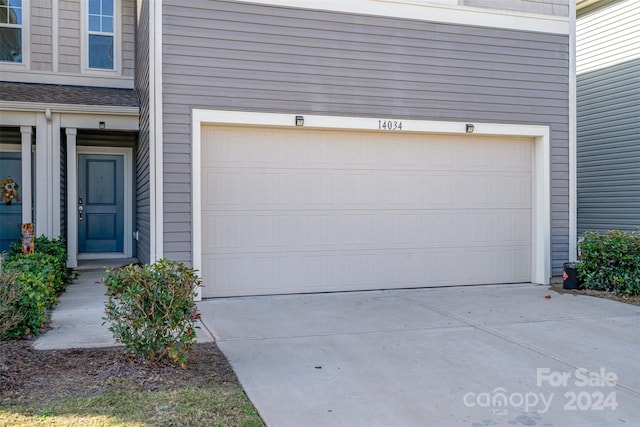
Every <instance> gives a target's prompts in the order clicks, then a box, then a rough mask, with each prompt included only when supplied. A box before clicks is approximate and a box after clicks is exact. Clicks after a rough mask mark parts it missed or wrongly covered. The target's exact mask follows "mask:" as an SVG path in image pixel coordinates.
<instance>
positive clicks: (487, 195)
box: [200, 127, 533, 297]
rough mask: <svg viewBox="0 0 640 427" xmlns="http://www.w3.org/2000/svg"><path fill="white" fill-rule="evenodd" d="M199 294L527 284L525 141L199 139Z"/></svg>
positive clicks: (320, 135) (319, 135) (289, 133)
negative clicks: (200, 152)
mask: <svg viewBox="0 0 640 427" xmlns="http://www.w3.org/2000/svg"><path fill="white" fill-rule="evenodd" d="M201 150H202V158H201V159H200V161H201V166H202V175H201V178H202V277H203V284H204V285H205V287H204V289H203V296H204V297H214V296H231V295H260V294H278V293H303V292H318V291H339V290H362V289H391V288H408V287H426V286H442V285H468V284H484V283H513V282H528V281H530V280H531V264H532V261H531V260H532V258H531V257H532V255H531V216H532V214H531V212H532V210H531V203H532V151H533V143H532V141H531V140H530V139H524V138H523V139H518V138H507V139H505V138H502V137H496V138H490V137H478V136H474V135H469V136H439V135H418V134H399V133H382V134H381V133H366V132H332V131H312V130H309V129H286V130H285V129H273V128H250V129H247V128H243V129H240V128H233V127H204V128H203V130H202V149H201Z"/></svg>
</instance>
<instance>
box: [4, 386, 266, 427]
mask: <svg viewBox="0 0 640 427" xmlns="http://www.w3.org/2000/svg"><path fill="white" fill-rule="evenodd" d="M263 425H264V424H263V423H262V420H261V419H260V417H259V415H258V414H257V413H256V411H255V409H254V408H253V406H252V405H251V403H250V402H249V400H248V399H247V397H246V395H245V394H244V392H243V391H242V388H241V387H239V386H237V385H221V386H208V387H202V388H197V389H196V388H182V389H172V390H169V389H160V390H155V391H135V390H126V389H125V390H121V391H108V392H106V393H104V394H101V395H96V396H85V397H59V398H54V399H52V400H50V401H48V402H46V403H41V402H38V401H35V400H34V401H31V400H27V401H24V400H12V399H4V400H2V401H0V426H55V427H58V426H59V427H62V426H65V427H66V426H69V427H70V426H89V427H103V426H126V427H143V426H198V427H200V426H225V427H226V426H246V427H254V426H263Z"/></svg>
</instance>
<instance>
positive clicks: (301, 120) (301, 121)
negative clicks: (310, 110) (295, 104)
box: [296, 116, 304, 126]
mask: <svg viewBox="0 0 640 427" xmlns="http://www.w3.org/2000/svg"><path fill="white" fill-rule="evenodd" d="M296 126H304V116H296Z"/></svg>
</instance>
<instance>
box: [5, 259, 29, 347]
mask: <svg viewBox="0 0 640 427" xmlns="http://www.w3.org/2000/svg"><path fill="white" fill-rule="evenodd" d="M23 293H24V290H23V288H22V286H21V284H20V283H18V281H17V280H16V275H15V274H14V273H8V272H5V271H0V339H5V338H8V337H9V335H10V334H11V333H12V332H13V331H14V330H16V328H17V327H18V325H20V324H21V323H22V322H23V321H24V318H25V316H24V313H22V312H21V311H20V310H19V309H18V304H19V303H20V300H22V295H23Z"/></svg>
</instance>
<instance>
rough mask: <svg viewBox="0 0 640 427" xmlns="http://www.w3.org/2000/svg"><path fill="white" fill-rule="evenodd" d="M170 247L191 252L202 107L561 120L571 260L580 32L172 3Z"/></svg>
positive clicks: (556, 129)
mask: <svg viewBox="0 0 640 427" xmlns="http://www.w3.org/2000/svg"><path fill="white" fill-rule="evenodd" d="M163 14H164V16H163V109H164V115H163V123H164V134H163V138H164V211H165V213H164V230H165V233H164V254H165V256H167V257H170V258H173V259H177V260H181V261H187V262H190V260H191V232H190V230H191V224H190V222H191V194H190V193H191V174H190V171H191V163H190V162H191V146H190V143H191V109H192V108H202V109H221V110H239V111H263V112H278V113H289V114H323V115H336V116H363V117H388V118H400V119H417V120H445V121H447V120H451V121H463V122H471V123H473V122H498V123H519V124H535V125H549V126H550V127H551V156H552V164H551V174H552V176H551V179H552V188H551V195H552V212H551V216H552V260H553V274H560V273H561V271H562V263H563V262H565V261H567V259H568V249H569V242H568V229H569V208H568V195H569V167H568V152H569V151H568V137H569V135H568V131H569V128H568V122H569V110H568V108H569V107H568V102H569V101H568V99H569V96H568V88H569V86H568V84H569V75H568V70H569V53H568V36H565V35H555V34H544V33H535V32H526V31H515V30H507V29H494V28H484V27H474V26H463V25H453V24H445V23H433V22H423V21H414V20H406V19H396V18H387V17H376V16H367V15H352V14H344V13H335V12H324V11H311V10H304V9H294V8H286V7H274V6H264V5H252V4H247V3H236V2H227V1H202V0H200V1H193V2H189V7H185V4H184V2H181V1H178V0H172V1H165V2H164V7H163Z"/></svg>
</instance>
